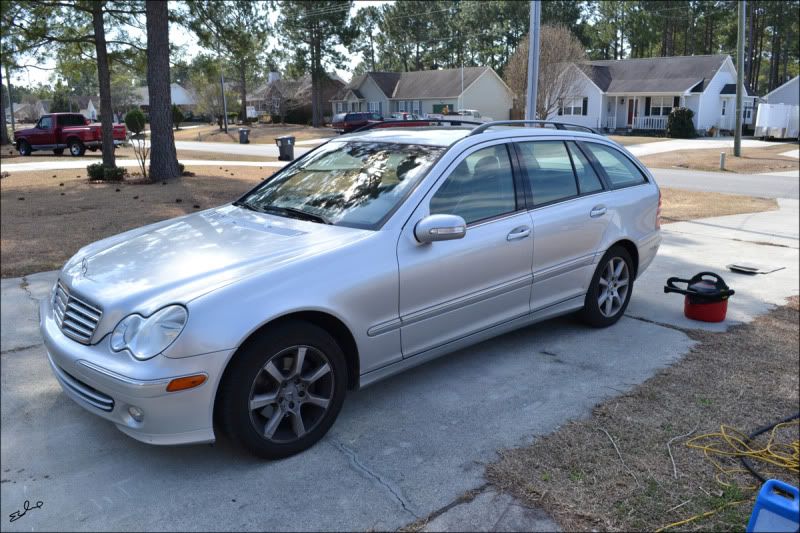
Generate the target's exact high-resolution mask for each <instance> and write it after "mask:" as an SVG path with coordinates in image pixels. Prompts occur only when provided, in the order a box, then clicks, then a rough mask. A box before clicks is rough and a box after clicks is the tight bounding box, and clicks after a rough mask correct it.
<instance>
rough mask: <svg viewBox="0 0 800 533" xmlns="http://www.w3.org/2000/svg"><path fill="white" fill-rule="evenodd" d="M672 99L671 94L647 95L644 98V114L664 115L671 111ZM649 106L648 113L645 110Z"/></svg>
mask: <svg viewBox="0 0 800 533" xmlns="http://www.w3.org/2000/svg"><path fill="white" fill-rule="evenodd" d="M673 103H674V100H673V98H672V97H671V96H648V97H647V98H645V99H644V114H645V116H653V117H660V116H664V117H666V116H667V115H669V113H670V111H672V104H673ZM648 107H649V108H650V113H649V114H648V112H647V110H648Z"/></svg>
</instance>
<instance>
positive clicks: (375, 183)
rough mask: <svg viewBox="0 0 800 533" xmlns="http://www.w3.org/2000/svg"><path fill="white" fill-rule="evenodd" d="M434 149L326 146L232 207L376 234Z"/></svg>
mask: <svg viewBox="0 0 800 533" xmlns="http://www.w3.org/2000/svg"><path fill="white" fill-rule="evenodd" d="M444 150H445V149H444V148H443V147H439V146H423V145H409V144H398V143H386V142H363V141H349V142H346V141H330V142H328V143H327V144H325V145H323V146H321V147H319V148H318V149H317V150H315V151H313V152H311V153H310V154H309V155H307V156H305V157H303V158H302V159H300V160H298V161H297V162H296V163H293V164H291V165H290V166H289V167H287V168H286V169H284V170H282V171H280V172H279V173H278V174H276V175H275V176H274V177H273V178H272V179H270V180H269V181H267V182H265V183H264V184H263V185H262V186H261V187H259V188H257V189H256V190H254V191H252V192H250V193H249V194H247V195H246V196H245V197H243V198H242V199H241V200H239V201H238V202H236V205H239V206H242V207H245V208H248V209H253V210H255V211H262V212H265V213H274V214H278V215H282V216H288V217H294V218H305V219H307V220H312V221H315V222H323V223H329V224H335V225H341V226H350V227H356V228H364V229H377V228H378V227H380V225H381V224H383V222H384V221H385V219H386V217H387V216H388V215H390V214H391V213H392V212H393V211H394V209H395V208H396V207H397V206H398V205H399V204H400V202H401V201H402V199H403V198H404V197H405V196H406V195H407V194H408V193H409V192H410V191H411V190H412V189H413V188H414V186H415V185H416V184H417V183H419V181H420V180H421V179H422V177H423V176H424V175H425V173H426V172H427V171H428V169H429V168H430V167H431V165H432V164H433V163H434V162H435V161H436V158H437V157H438V156H439V155H440V154H441V153H442V152H443V151H444Z"/></svg>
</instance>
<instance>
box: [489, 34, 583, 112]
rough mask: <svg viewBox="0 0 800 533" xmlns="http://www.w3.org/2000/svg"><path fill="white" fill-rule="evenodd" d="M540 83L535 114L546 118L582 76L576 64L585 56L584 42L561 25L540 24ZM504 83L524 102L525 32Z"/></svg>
mask: <svg viewBox="0 0 800 533" xmlns="http://www.w3.org/2000/svg"><path fill="white" fill-rule="evenodd" d="M539 50H540V51H539V83H538V89H537V93H536V117H537V118H539V119H544V118H547V117H548V116H549V115H551V114H552V113H553V112H555V111H556V110H557V109H558V106H559V102H560V101H561V100H563V99H565V98H569V97H570V96H573V94H572V92H573V87H574V86H575V85H576V83H577V82H578V81H579V80H580V77H581V76H582V75H581V73H580V72H579V70H578V68H579V67H577V66H576V65H580V64H581V63H582V62H583V61H585V59H586V52H585V51H584V49H583V45H582V44H581V42H580V41H579V40H578V38H577V37H575V35H574V34H573V33H572V32H571V31H569V30H568V29H567V28H565V27H564V26H542V33H541V41H540V44H539ZM504 79H505V82H506V84H507V85H508V86H509V87H510V88H511V90H512V91H514V97H515V99H516V102H517V103H516V105H517V106H521V105H524V102H525V95H526V92H527V89H528V36H527V35H525V37H523V38H522V40H521V41H520V44H519V46H518V47H517V49H516V51H515V52H514V54H513V55H512V56H511V59H510V60H509V62H508V66H506V69H505V72H504Z"/></svg>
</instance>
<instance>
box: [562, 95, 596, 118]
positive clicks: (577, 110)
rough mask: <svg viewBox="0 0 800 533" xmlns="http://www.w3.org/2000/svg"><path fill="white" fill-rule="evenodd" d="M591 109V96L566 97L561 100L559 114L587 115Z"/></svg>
mask: <svg viewBox="0 0 800 533" xmlns="http://www.w3.org/2000/svg"><path fill="white" fill-rule="evenodd" d="M588 111H589V98H588V97H578V98H566V99H564V100H562V101H561V105H560V106H559V109H558V114H559V115H573V116H574V115H578V116H581V115H582V116H586V115H587V114H588Z"/></svg>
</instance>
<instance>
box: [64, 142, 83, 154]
mask: <svg viewBox="0 0 800 533" xmlns="http://www.w3.org/2000/svg"><path fill="white" fill-rule="evenodd" d="M67 148H69V154H70V155H71V156H72V157H82V156H83V154H85V153H86V147H85V146H84V145H83V143H82V142H81V141H79V140H77V139H73V140H71V141H69V142H68V143H67Z"/></svg>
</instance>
